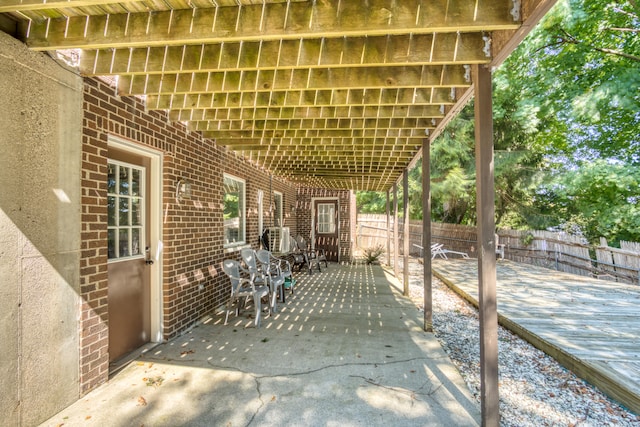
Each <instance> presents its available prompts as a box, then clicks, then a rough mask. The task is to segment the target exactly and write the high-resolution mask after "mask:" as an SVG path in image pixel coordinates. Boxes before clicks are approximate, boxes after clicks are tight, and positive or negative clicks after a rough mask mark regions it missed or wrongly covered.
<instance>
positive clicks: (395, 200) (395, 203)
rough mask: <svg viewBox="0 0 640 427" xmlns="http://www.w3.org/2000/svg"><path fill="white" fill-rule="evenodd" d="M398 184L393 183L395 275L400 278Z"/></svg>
mask: <svg viewBox="0 0 640 427" xmlns="http://www.w3.org/2000/svg"><path fill="white" fill-rule="evenodd" d="M398 246H399V244H398V182H397V181H394V182H393V275H394V276H395V277H396V278H397V277H398V249H399V248H398Z"/></svg>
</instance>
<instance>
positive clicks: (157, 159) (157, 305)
mask: <svg viewBox="0 0 640 427" xmlns="http://www.w3.org/2000/svg"><path fill="white" fill-rule="evenodd" d="M107 146H108V147H113V148H117V149H118V150H121V151H126V152H128V153H131V154H134V155H136V156H141V157H145V158H147V159H149V167H150V169H151V170H150V171H149V176H150V179H149V182H148V183H147V192H148V197H149V206H150V212H149V223H148V224H147V227H148V229H149V236H150V241H149V242H146V244H147V245H148V246H150V247H151V248H152V255H151V257H152V259H153V261H154V263H153V264H152V265H150V266H149V273H150V281H151V284H150V285H151V286H150V298H151V301H149V307H150V317H151V319H150V321H151V336H150V337H149V341H150V342H152V343H159V342H162V341H163V340H164V338H163V332H164V328H163V317H162V312H163V310H162V249H163V244H162V162H163V155H162V152H161V151H157V150H155V149H152V148H150V147H145V146H143V145H140V144H137V143H135V142H132V141H128V140H126V139H123V138H120V137H117V136H113V135H109V138H108V140H107Z"/></svg>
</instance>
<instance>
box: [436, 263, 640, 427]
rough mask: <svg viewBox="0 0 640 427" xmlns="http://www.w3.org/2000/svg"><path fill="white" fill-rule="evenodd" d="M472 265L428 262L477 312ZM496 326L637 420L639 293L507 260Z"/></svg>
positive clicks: (501, 267) (500, 282) (635, 288)
mask: <svg viewBox="0 0 640 427" xmlns="http://www.w3.org/2000/svg"><path fill="white" fill-rule="evenodd" d="M477 268H478V262H477V260H439V259H438V260H433V264H432V270H433V273H434V275H436V276H437V277H439V278H440V279H441V280H442V281H444V282H445V283H446V284H447V285H448V286H449V287H451V288H452V289H453V290H454V291H456V292H457V293H459V294H460V295H462V296H463V297H464V298H466V299H467V300H469V301H470V302H471V303H472V304H474V305H476V306H477V298H478V271H477ZM497 277H498V283H497V298H498V313H499V314H498V316H499V321H500V324H502V325H503V326H505V327H506V328H508V329H510V330H512V331H513V332H515V333H517V334H518V335H520V336H521V337H523V338H524V339H526V340H527V341H529V342H530V343H532V344H533V345H534V346H536V347H538V348H539V349H541V350H543V351H544V352H546V353H547V354H549V355H550V356H552V357H554V358H555V359H556V360H558V362H560V363H561V364H562V365H563V366H565V367H566V368H568V369H570V370H571V371H573V372H574V373H575V374H576V375H578V376H580V377H582V378H584V379H585V380H587V381H589V382H590V383H591V384H593V385H595V386H596V387H598V388H599V389H600V390H602V391H603V392H604V393H606V394H607V395H609V396H610V397H611V398H613V399H616V400H617V401H619V402H620V403H622V404H623V405H625V406H626V407H627V408H629V409H631V410H632V411H633V412H635V413H636V414H640V287H639V286H636V285H626V284H620V283H615V282H609V281H604V280H598V279H591V278H588V277H583V276H577V275H572V274H568V273H562V272H557V271H554V270H549V269H545V268H541V267H535V266H531V265H526V264H519V263H514V262H510V261H506V260H500V261H498V265H497Z"/></svg>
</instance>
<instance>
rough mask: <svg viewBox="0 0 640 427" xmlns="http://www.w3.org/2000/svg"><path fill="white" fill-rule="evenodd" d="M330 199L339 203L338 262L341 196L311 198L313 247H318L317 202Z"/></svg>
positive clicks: (337, 220) (337, 219) (337, 224)
mask: <svg viewBox="0 0 640 427" xmlns="http://www.w3.org/2000/svg"><path fill="white" fill-rule="evenodd" d="M322 201H329V202H336V203H337V206H338V208H337V213H338V215H337V218H336V234H337V235H338V262H340V249H342V244H341V243H342V242H341V241H340V198H339V197H312V198H311V248H313V249H315V247H316V202H322Z"/></svg>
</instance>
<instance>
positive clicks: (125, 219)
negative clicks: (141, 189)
mask: <svg viewBox="0 0 640 427" xmlns="http://www.w3.org/2000/svg"><path fill="white" fill-rule="evenodd" d="M118 225H129V198H128V197H121V198H120V221H119V222H118Z"/></svg>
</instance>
